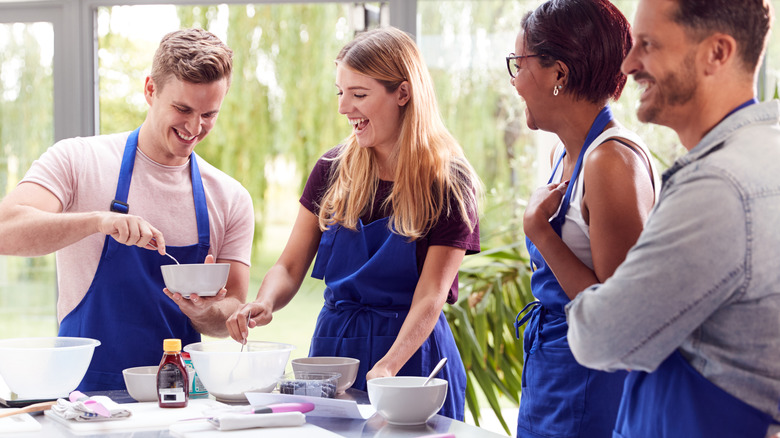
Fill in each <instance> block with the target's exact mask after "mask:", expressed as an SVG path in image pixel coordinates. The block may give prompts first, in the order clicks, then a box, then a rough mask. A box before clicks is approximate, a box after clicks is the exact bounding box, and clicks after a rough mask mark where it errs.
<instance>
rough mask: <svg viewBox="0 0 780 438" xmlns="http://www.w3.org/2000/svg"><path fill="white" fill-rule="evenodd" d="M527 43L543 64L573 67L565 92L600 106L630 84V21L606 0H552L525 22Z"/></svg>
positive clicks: (533, 12)
mask: <svg viewBox="0 0 780 438" xmlns="http://www.w3.org/2000/svg"><path fill="white" fill-rule="evenodd" d="M522 28H523V32H524V34H525V35H524V39H525V47H526V50H527V51H528V52H529V53H534V54H538V55H542V57H541V58H539V61H540V63H541V64H542V65H543V66H550V65H552V64H554V63H555V61H561V62H563V63H564V64H566V66H567V67H568V68H569V79H568V82H567V83H566V88H565V91H566V92H568V93H572V94H573V95H574V96H575V97H577V98H579V99H586V100H588V101H590V102H593V103H596V104H601V103H604V102H606V101H607V100H609V99H610V98H612V99H614V100H617V99H618V98H619V97H620V94H621V93H622V92H623V87H624V86H625V85H626V75H624V74H623V72H621V71H620V66H621V64H622V63H623V59H625V57H626V55H628V52H629V51H630V50H631V45H632V43H633V40H632V38H631V25H630V24H629V22H628V20H627V19H626V17H625V16H624V15H623V14H622V13H621V12H620V10H618V8H617V7H615V5H613V4H612V3H610V2H609V1H607V0H550V1H548V2H546V3H544V4H542V5H541V6H539V7H538V8H536V10H534V11H532V12H529V13H528V14H527V15H526V16H525V17H524V18H523V21H522Z"/></svg>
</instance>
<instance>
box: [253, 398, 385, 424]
mask: <svg viewBox="0 0 780 438" xmlns="http://www.w3.org/2000/svg"><path fill="white" fill-rule="evenodd" d="M244 395H245V396H246V399H247V400H249V404H251V405H254V406H263V405H270V404H272V403H313V404H314V410H313V411H311V412H307V413H306V415H312V416H316V417H335V418H349V419H353V420H365V419H368V418H370V417H371V416H372V415H374V414H375V413H376V410H375V409H374V407H373V406H371V405H359V404H357V403H356V402H355V401H354V400H339V399H336V398H323V397H308V396H305V395H290V394H275V393H268V392H247V393H246V394H244Z"/></svg>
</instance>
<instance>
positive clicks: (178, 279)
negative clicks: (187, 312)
mask: <svg viewBox="0 0 780 438" xmlns="http://www.w3.org/2000/svg"><path fill="white" fill-rule="evenodd" d="M160 269H161V270H162V276H163V281H164V282H165V287H167V288H168V290H169V291H171V292H178V293H180V294H181V295H182V296H183V297H184V298H189V297H190V294H198V296H201V297H213V296H214V295H216V294H217V292H219V291H220V290H221V289H222V288H223V287H225V284H226V283H227V279H228V274H229V273H230V264H229V263H193V264H183V265H163V266H161V267H160Z"/></svg>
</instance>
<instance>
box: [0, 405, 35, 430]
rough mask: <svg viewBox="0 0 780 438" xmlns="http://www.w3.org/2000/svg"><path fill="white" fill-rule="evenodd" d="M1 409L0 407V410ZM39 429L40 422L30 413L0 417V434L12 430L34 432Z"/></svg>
mask: <svg viewBox="0 0 780 438" xmlns="http://www.w3.org/2000/svg"><path fill="white" fill-rule="evenodd" d="M2 411H3V410H2V409H0V412H2ZM39 430H41V423H39V422H38V420H36V419H35V418H33V417H32V415H30V414H17V415H14V416H11V417H5V418H0V436H2V435H3V434H6V433H12V432H14V433H16V432H36V431H39Z"/></svg>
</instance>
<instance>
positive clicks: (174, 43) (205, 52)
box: [150, 29, 233, 89]
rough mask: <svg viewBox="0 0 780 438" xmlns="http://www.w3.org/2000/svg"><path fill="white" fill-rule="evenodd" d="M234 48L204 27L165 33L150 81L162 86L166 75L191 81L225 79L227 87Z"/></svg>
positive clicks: (209, 81) (201, 82) (206, 82)
mask: <svg viewBox="0 0 780 438" xmlns="http://www.w3.org/2000/svg"><path fill="white" fill-rule="evenodd" d="M232 72H233V51H232V50H231V49H230V48H229V47H228V46H227V45H225V43H223V42H222V41H220V39H219V38H217V36H216V35H214V34H213V33H211V32H208V31H205V30H203V29H181V30H177V31H174V32H171V33H169V34H167V35H165V36H164V37H163V39H162V41H160V46H159V47H158V48H157V51H156V52H155V53H154V60H153V61H152V72H151V75H150V76H151V77H152V80H153V81H154V82H155V84H157V86H158V87H159V88H160V89H162V87H163V86H164V85H165V82H166V81H167V79H168V78H169V76H171V75H173V76H175V77H176V78H177V79H179V80H181V81H186V82H190V83H193V84H208V83H211V82H215V81H218V80H221V79H223V78H225V79H227V83H228V86H230V80H231V74H232Z"/></svg>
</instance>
